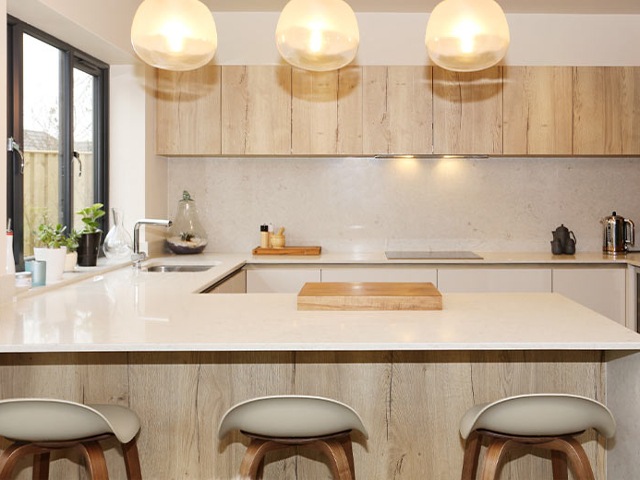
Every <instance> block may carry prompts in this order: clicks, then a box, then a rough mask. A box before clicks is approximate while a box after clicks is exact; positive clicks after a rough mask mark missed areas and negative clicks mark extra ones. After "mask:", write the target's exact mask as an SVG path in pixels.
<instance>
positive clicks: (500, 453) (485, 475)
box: [480, 438, 514, 480]
mask: <svg viewBox="0 0 640 480" xmlns="http://www.w3.org/2000/svg"><path fill="white" fill-rule="evenodd" d="M513 444H514V442H513V441H512V440H509V439H506V438H493V439H492V440H491V443H490V444H489V447H488V448H487V453H486V454H485V457H484V461H483V464H482V470H481V472H482V476H481V477H480V478H481V480H498V478H499V475H500V462H501V461H502V459H503V458H504V457H505V455H506V454H507V453H508V452H509V450H511V448H512V447H513Z"/></svg>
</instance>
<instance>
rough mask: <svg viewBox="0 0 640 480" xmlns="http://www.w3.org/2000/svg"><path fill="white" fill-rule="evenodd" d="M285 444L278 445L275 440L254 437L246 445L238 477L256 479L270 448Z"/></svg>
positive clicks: (282, 446) (281, 446)
mask: <svg viewBox="0 0 640 480" xmlns="http://www.w3.org/2000/svg"><path fill="white" fill-rule="evenodd" d="M285 447H286V445H280V444H278V443H276V442H271V441H268V440H261V439H258V438H254V439H253V440H251V443H250V444H249V446H248V447H247V451H246V452H245V454H244V458H243V459H242V463H241V464H240V478H243V479H244V478H249V479H252V480H257V479H258V478H259V477H258V474H260V476H262V468H263V467H264V457H265V455H266V454H267V453H269V452H270V451H272V450H277V449H279V448H285Z"/></svg>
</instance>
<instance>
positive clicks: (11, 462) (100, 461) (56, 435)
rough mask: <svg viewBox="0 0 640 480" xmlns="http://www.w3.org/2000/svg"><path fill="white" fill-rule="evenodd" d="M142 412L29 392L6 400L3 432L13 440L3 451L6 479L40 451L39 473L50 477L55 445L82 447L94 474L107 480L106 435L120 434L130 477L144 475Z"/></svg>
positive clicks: (0, 407)
mask: <svg viewBox="0 0 640 480" xmlns="http://www.w3.org/2000/svg"><path fill="white" fill-rule="evenodd" d="M139 430H140V420H139V419H138V416H137V415H136V414H135V413H134V412H133V411H131V410H129V409H128V408H126V407H121V406H119V405H91V406H89V405H83V404H81V403H75V402H69V401H66V400H56V399H46V398H24V399H9V400H1V401H0V436H3V437H5V438H7V439H8V440H11V441H12V442H13V443H12V444H11V445H10V446H9V447H8V448H7V449H6V450H4V451H3V452H2V454H1V455H0V480H8V479H10V478H11V473H12V471H13V469H14V467H15V465H16V463H17V462H18V460H19V459H20V458H22V457H24V456H28V455H34V462H33V478H34V479H38V480H45V479H47V478H48V477H49V458H50V453H51V452H52V451H58V450H65V449H71V450H76V451H79V452H80V453H81V454H82V456H83V458H84V460H85V463H86V468H87V470H88V472H89V475H90V478H91V479H93V480H107V479H108V478H109V474H108V472H107V464H106V461H105V458H104V453H103V451H102V447H101V446H100V444H99V443H98V442H99V441H100V440H103V439H107V438H110V437H114V436H115V437H116V438H117V439H118V441H119V442H120V444H121V446H122V451H123V454H124V464H125V467H126V471H127V478H128V479H129V480H140V479H141V478H142V474H141V471H140V460H139V458H138V448H137V446H136V438H135V437H136V434H137V433H138V431H139Z"/></svg>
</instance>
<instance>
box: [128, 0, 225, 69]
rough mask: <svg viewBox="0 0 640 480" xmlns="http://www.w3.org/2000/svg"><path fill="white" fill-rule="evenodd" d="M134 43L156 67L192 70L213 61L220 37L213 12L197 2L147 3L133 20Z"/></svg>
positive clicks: (151, 0) (147, 0)
mask: <svg viewBox="0 0 640 480" xmlns="http://www.w3.org/2000/svg"><path fill="white" fill-rule="evenodd" d="M131 43H132V45H133V49H134V50H135V51H136V53H137V54H138V55H139V56H140V58H141V59H142V60H144V61H145V62H146V63H148V64H149V65H151V66H153V67H157V68H163V69H165V70H178V71H182V70H193V69H195V68H198V67H202V66H203V65H206V64H207V63H208V62H209V61H210V60H211V59H212V58H213V56H214V55H215V53H216V49H217V47H218V35H217V32H216V24H215V23H214V21H213V15H212V14H211V11H210V10H209V9H208V8H207V7H206V6H205V5H204V4H203V3H201V2H199V1H198V0H144V1H143V2H142V3H141V4H140V6H139V7H138V10H137V11H136V14H135V16H134V17H133V23H132V24H131Z"/></svg>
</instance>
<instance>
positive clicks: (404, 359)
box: [0, 255, 640, 480]
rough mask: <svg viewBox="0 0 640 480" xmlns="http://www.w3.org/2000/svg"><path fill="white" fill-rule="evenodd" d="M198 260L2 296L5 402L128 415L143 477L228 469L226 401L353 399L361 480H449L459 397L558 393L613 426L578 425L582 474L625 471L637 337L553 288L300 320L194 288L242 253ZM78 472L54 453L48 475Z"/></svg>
mask: <svg viewBox="0 0 640 480" xmlns="http://www.w3.org/2000/svg"><path fill="white" fill-rule="evenodd" d="M326 258H328V259H330V260H331V257H330V256H327V257H326ZM190 261H191V262H193V260H190ZM197 261H198V262H200V263H203V264H213V262H214V261H215V262H216V265H215V266H214V267H213V268H211V269H210V270H208V271H205V272H195V273H151V272H145V271H139V272H137V271H135V270H134V269H132V268H130V267H124V268H120V269H116V270H114V271H110V272H106V273H103V274H98V275H94V276H89V277H88V278H86V279H85V280H83V281H80V282H77V283H73V284H70V285H66V286H63V287H61V288H52V289H51V290H50V291H48V292H46V293H43V294H36V295H32V296H31V295H26V296H24V297H22V298H21V299H19V300H17V301H16V302H13V303H10V304H6V305H3V306H2V313H0V348H1V350H2V352H3V353H2V355H1V358H2V366H1V367H0V372H1V373H0V374H1V375H2V377H1V378H2V381H1V385H2V396H3V397H21V396H53V397H61V398H67V399H71V400H76V401H84V402H88V403H91V402H93V403H99V402H113V403H121V404H124V405H128V406H130V407H131V408H132V409H134V410H135V411H136V412H137V413H138V414H139V415H140V416H141V418H142V423H143V427H142V432H141V434H140V440H139V447H140V451H141V461H142V468H143V474H144V475H145V477H146V478H187V477H188V478H198V479H204V478H216V479H225V478H233V477H234V475H235V472H236V471H237V468H238V466H239V462H240V458H241V455H242V454H243V452H244V446H243V445H242V444H241V443H239V442H240V437H233V438H227V439H225V440H224V441H223V442H221V443H219V442H218V441H217V439H216V435H215V432H216V428H217V422H218V421H219V419H220V418H221V416H222V414H223V413H224V411H225V410H226V409H227V408H228V407H229V406H231V405H232V404H234V403H236V402H238V401H241V400H244V399H247V398H250V397H254V396H260V395H269V394H283V393H299V394H312V395H324V396H329V397H333V398H336V399H338V400H341V401H344V402H346V403H348V404H350V405H352V406H353V407H354V408H355V409H356V410H357V411H358V412H359V413H360V414H361V416H362V417H363V419H364V422H365V424H366V426H367V429H368V431H369V435H370V437H369V439H368V440H367V441H365V440H364V439H363V438H358V437H356V439H355V440H356V445H355V446H354V450H355V457H356V458H355V460H356V470H357V473H358V475H359V478H367V479H376V478H377V479H381V480H382V479H388V478H394V477H395V478H406V479H415V478H422V477H424V476H426V477H429V478H438V479H454V478H457V477H458V476H459V472H460V467H461V461H462V446H461V440H460V438H459V435H458V430H457V427H458V422H459V420H460V417H461V416H462V414H463V413H464V411H465V410H466V409H467V408H468V407H469V406H470V405H472V404H473V403H478V402H483V401H489V400H494V399H496V398H499V397H502V396H506V395H511V394H519V393H529V392H537V391H554V392H569V393H576V394H582V395H585V396H589V397H592V398H596V399H598V400H600V401H603V402H605V403H607V405H609V407H610V408H612V410H613V411H614V414H615V415H616V417H617V419H618V425H619V430H618V435H617V436H616V439H615V440H614V441H613V442H610V443H609V444H608V445H607V446H606V447H605V444H604V442H603V441H602V440H601V439H597V438H595V436H594V435H593V434H592V433H587V434H585V435H584V436H583V437H582V438H583V441H584V442H585V445H586V449H587V452H588V455H589V457H590V459H591V462H592V464H593V465H594V470H595V471H596V478H598V479H600V480H604V479H610V480H611V479H616V480H628V479H629V478H636V477H637V476H638V475H639V471H638V468H639V467H638V466H637V462H636V461H635V453H634V452H635V451H634V448H635V445H637V441H638V431H640V429H639V428H638V425H640V413H639V412H637V411H636V410H637V409H636V408H635V405H634V402H635V390H636V389H637V388H638V385H639V384H640V382H639V381H638V380H636V378H635V377H636V372H637V370H638V365H639V364H640V358H639V357H640V355H639V354H638V353H636V352H640V336H639V335H638V334H636V333H635V332H633V331H631V330H629V329H627V328H625V327H623V326H621V325H618V324H616V323H615V322H612V321H611V320H609V319H607V318H605V317H603V316H601V315H599V314H596V313H594V312H593V311H590V310H589V309H587V308H585V307H583V306H581V305H579V304H577V303H574V302H572V301H570V300H568V299H566V298H564V297H562V296H560V295H558V294H553V293H492V294H487V293H482V294H445V295H444V297H443V304H444V307H443V310H442V311H428V312H310V311H304V312H303V311H297V310H296V298H295V295H293V294H245V295H234V294H211V295H205V294H200V293H198V292H201V291H203V290H205V289H206V288H207V287H209V286H210V285H212V284H215V283H216V282H217V281H218V280H220V279H222V278H225V277H226V276H227V275H228V274H229V273H230V272H233V271H234V270H237V269H238V268H241V267H242V266H243V265H244V264H245V263H246V262H247V261H252V260H250V259H247V258H246V257H243V256H242V255H204V256H201V257H199V258H198V260H197ZM154 262H161V263H167V262H173V263H176V262H178V263H184V262H185V261H184V260H183V259H182V258H179V259H176V257H172V258H170V259H160V260H154ZM109 454H110V455H117V452H116V449H111V450H110V451H109ZM278 458H279V457H278ZM316 460H317V459H316V458H315V457H313V458H311V459H309V458H291V459H287V460H285V461H282V462H280V461H276V462H273V463H270V464H268V466H267V468H266V471H265V478H278V479H281V478H300V479H302V478H319V477H320V476H322V475H325V474H326V468H327V467H326V466H324V465H323V464H322V463H321V462H318V461H316ZM548 463H549V462H545V461H543V460H541V459H540V458H537V457H530V456H528V457H522V458H517V459H515V460H514V461H512V462H509V464H508V465H506V466H505V469H504V471H505V475H508V477H509V478H511V479H522V480H524V479H530V478H545V477H544V475H547V473H550V470H548V469H549V468H550V467H549V465H548ZM111 465H113V468H119V466H120V464H119V463H118V462H111V463H110V467H111ZM71 471H73V474H71V473H70V472H71ZM76 472H77V469H75V470H69V465H68V464H65V462H64V461H62V462H56V465H55V470H54V473H53V475H54V476H53V478H74V477H73V475H75V474H76ZM121 473H122V472H118V474H116V475H115V478H119V475H120V474H121Z"/></svg>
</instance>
